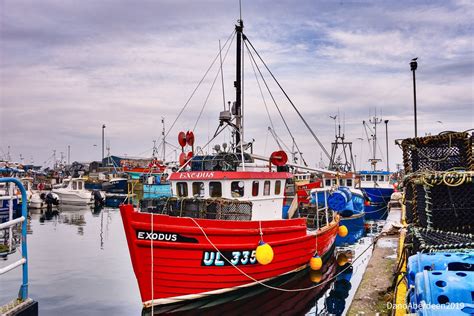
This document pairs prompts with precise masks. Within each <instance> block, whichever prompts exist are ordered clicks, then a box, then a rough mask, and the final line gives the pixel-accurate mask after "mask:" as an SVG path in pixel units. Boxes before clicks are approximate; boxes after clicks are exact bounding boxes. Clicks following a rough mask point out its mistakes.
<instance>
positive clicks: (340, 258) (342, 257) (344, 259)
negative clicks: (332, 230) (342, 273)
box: [336, 253, 349, 267]
mask: <svg viewBox="0 0 474 316" xmlns="http://www.w3.org/2000/svg"><path fill="white" fill-rule="evenodd" d="M336 261H337V264H338V265H339V266H340V267H342V266H344V265H346V264H347V263H348V262H349V259H347V256H346V254H344V253H340V254H339V255H338V256H337V259H336Z"/></svg>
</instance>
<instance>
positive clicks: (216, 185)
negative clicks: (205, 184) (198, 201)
mask: <svg viewBox="0 0 474 316" xmlns="http://www.w3.org/2000/svg"><path fill="white" fill-rule="evenodd" d="M209 196H210V197H221V196H222V184H221V183H220V182H217V181H211V182H209Z"/></svg>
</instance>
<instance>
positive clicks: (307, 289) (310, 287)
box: [187, 217, 381, 292]
mask: <svg viewBox="0 0 474 316" xmlns="http://www.w3.org/2000/svg"><path fill="white" fill-rule="evenodd" d="M187 218H189V219H191V220H192V221H193V222H194V224H196V226H197V227H198V228H199V229H200V230H201V232H202V233H203V235H204V237H205V238H206V240H207V241H208V242H209V244H210V245H211V246H212V247H213V248H214V249H215V250H216V251H217V252H218V253H219V254H220V255H221V257H222V258H224V260H225V261H227V263H229V264H230V265H231V266H233V267H234V268H235V269H236V270H237V271H239V272H240V273H241V274H242V275H244V276H245V277H247V278H248V279H250V280H252V281H253V282H255V283H257V284H260V285H262V286H264V287H266V288H268V289H271V290H277V291H282V292H303V291H310V290H313V289H315V288H318V287H320V286H321V285H324V284H326V283H329V282H332V281H333V280H335V279H336V278H337V277H338V276H339V275H340V274H342V273H343V272H345V271H346V270H347V269H349V268H350V267H351V266H352V265H353V263H354V262H356V261H357V260H358V259H359V258H360V257H362V255H363V254H364V253H365V252H366V251H367V250H368V249H369V248H370V247H372V246H373V245H375V244H376V243H377V241H378V238H374V241H373V242H372V243H370V244H369V246H368V247H367V248H366V249H364V251H362V253H361V254H360V255H359V256H358V257H356V258H355V259H353V260H352V262H351V263H350V264H348V265H347V267H345V268H344V269H342V270H341V271H340V272H339V273H337V274H336V275H334V276H333V277H332V278H329V279H327V280H324V281H323V282H321V283H318V284H316V285H313V286H309V287H305V288H299V289H284V288H280V287H275V286H271V285H268V284H265V283H263V282H261V281H259V280H257V279H255V278H254V277H252V276H251V275H248V274H247V273H245V272H244V271H242V269H240V268H239V267H238V266H236V265H234V264H232V262H231V261H230V260H229V259H227V258H226V257H225V256H224V255H223V254H222V253H221V252H220V250H219V249H218V248H217V247H216V245H214V243H213V242H212V241H211V240H210V239H209V237H208V236H207V234H206V232H205V231H204V229H203V228H202V227H201V226H200V225H199V223H197V222H196V220H195V219H194V218H192V217H187ZM379 236H381V235H379ZM315 238H318V235H317V234H316V235H315Z"/></svg>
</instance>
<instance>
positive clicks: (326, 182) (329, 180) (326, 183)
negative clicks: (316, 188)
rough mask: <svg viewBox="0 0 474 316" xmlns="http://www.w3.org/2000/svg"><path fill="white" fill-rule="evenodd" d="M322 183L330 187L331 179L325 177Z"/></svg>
mask: <svg viewBox="0 0 474 316" xmlns="http://www.w3.org/2000/svg"><path fill="white" fill-rule="evenodd" d="M324 185H325V186H327V187H330V186H331V179H326V181H325V183H324Z"/></svg>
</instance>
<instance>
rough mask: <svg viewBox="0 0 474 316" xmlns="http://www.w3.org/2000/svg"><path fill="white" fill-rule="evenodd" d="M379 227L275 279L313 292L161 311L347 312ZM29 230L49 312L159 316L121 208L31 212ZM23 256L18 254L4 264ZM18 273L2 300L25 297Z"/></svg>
mask: <svg viewBox="0 0 474 316" xmlns="http://www.w3.org/2000/svg"><path fill="white" fill-rule="evenodd" d="M373 227H375V228H374V231H373V234H370V235H369V236H368V237H364V238H362V240H361V241H360V242H359V243H358V244H356V245H354V246H350V247H345V248H339V249H338V253H344V255H345V259H344V260H343V259H341V257H337V258H332V259H330V260H329V261H328V262H327V263H326V264H325V265H324V267H323V269H322V271H321V272H311V271H309V270H303V271H300V272H298V273H294V274H290V275H286V276H284V277H281V278H278V279H277V280H274V281H273V282H272V283H271V284H272V285H273V286H276V287H279V288H284V289H300V288H308V287H314V288H312V289H311V290H308V291H300V292H286V291H277V290H271V289H268V288H265V287H262V286H258V287H253V288H251V289H243V290H239V291H234V292H230V293H227V294H225V295H224V294H223V295H221V296H219V297H212V298H209V299H202V300H199V301H193V302H187V303H182V304H174V305H168V306H165V307H157V308H155V310H154V313H155V314H158V313H162V314H165V315H166V314H168V315H173V314H174V315H179V314H181V315H195V314H206V315H221V314H224V313H225V314H226V315H237V314H240V315H241V314H250V315H254V314H268V315H273V314H289V315H304V314H308V315H327V314H334V315H344V313H347V309H348V308H349V305H350V303H351V300H352V297H353V296H354V294H355V291H356V289H357V287H358V285H359V283H360V281H361V279H362V275H363V273H364V271H365V268H366V266H367V264H368V261H369V259H370V256H371V250H370V249H371V246H370V245H371V242H372V240H373V237H374V235H375V233H377V227H378V225H373ZM28 234H29V236H28V251H29V258H30V282H29V283H30V296H31V297H32V298H34V299H36V300H38V301H39V308H40V314H41V315H139V314H140V312H142V313H143V314H144V315H151V311H150V310H142V304H141V301H140V294H139V290H138V286H137V282H136V278H135V275H134V274H133V268H132V264H131V262H130V256H129V252H128V246H127V241H126V239H125V234H124V230H123V225H122V221H121V219H120V212H119V211H118V209H111V208H104V209H102V208H89V207H85V208H84V207H69V206H59V207H58V208H54V209H50V210H31V218H30V219H29V220H28ZM19 256H20V254H19V253H15V254H12V255H10V256H8V258H7V260H6V261H7V262H3V264H5V265H8V264H9V263H11V262H13V261H15V260H18V258H19ZM355 258H358V259H357V260H356V261H355V262H354V265H353V267H349V268H348V266H349V263H350V262H351V261H352V260H354V259H355ZM2 266H3V265H2ZM16 272H18V273H15V272H12V273H8V274H6V275H2V279H1V282H2V283H1V286H0V304H2V303H5V302H7V301H10V300H11V299H13V298H14V297H15V296H16V295H17V292H18V287H19V284H20V280H21V270H18V271H16ZM333 279H334V280H333ZM328 281H329V282H328Z"/></svg>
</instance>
